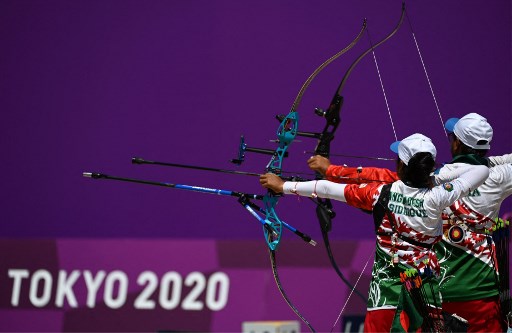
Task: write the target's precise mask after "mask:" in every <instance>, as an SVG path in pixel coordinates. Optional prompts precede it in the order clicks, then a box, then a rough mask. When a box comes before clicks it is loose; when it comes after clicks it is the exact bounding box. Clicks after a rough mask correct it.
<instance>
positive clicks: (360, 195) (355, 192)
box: [344, 183, 383, 211]
mask: <svg viewBox="0 0 512 333" xmlns="http://www.w3.org/2000/svg"><path fill="white" fill-rule="evenodd" d="M382 186H383V184H382V183H373V184H360V185H357V184H349V185H347V186H345V192H344V195H345V200H346V201H347V204H349V205H350V206H352V207H356V208H361V209H364V210H368V211H372V210H373V205H375V203H376V202H377V200H378V199H379V195H380V189H381V188H382Z"/></svg>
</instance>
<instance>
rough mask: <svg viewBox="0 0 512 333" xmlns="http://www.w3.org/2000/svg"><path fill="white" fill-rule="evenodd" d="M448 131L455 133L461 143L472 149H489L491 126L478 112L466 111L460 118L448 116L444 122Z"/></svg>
mask: <svg viewBox="0 0 512 333" xmlns="http://www.w3.org/2000/svg"><path fill="white" fill-rule="evenodd" d="M444 127H445V128H446V130H447V131H448V132H452V133H454V134H455V136H456V137H457V138H459V140H460V141H462V143H464V144H465V145H466V146H468V147H471V148H473V149H489V148H491V146H490V143H491V140H492V134H493V131H492V127H491V125H489V123H488V122H487V119H485V118H484V117H482V116H481V115H479V114H478V113H468V114H467V115H465V116H464V117H462V118H460V119H459V118H450V119H448V120H447V121H446V123H445V124H444Z"/></svg>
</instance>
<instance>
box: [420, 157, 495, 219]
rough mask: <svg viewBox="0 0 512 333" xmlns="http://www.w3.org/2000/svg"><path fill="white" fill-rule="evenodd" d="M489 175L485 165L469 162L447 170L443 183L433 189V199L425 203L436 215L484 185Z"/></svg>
mask: <svg viewBox="0 0 512 333" xmlns="http://www.w3.org/2000/svg"><path fill="white" fill-rule="evenodd" d="M488 176H489V168H488V167H486V166H485V165H469V164H468V165H464V166H460V167H458V168H456V169H453V170H450V171H448V172H445V173H444V175H443V179H442V180H443V182H442V185H438V186H435V187H434V188H433V189H432V191H431V192H432V196H431V197H430V198H431V199H430V200H429V202H426V203H425V204H426V205H427V208H428V210H430V211H431V213H432V214H434V215H435V213H436V212H440V211H441V210H443V209H444V208H446V207H448V206H450V205H451V204H452V203H454V202H455V201H457V200H459V199H460V198H462V197H464V196H466V195H468V194H469V192H470V191H471V190H472V189H476V188H477V187H478V186H480V185H482V184H483V183H484V182H485V180H486V179H487V177H488Z"/></svg>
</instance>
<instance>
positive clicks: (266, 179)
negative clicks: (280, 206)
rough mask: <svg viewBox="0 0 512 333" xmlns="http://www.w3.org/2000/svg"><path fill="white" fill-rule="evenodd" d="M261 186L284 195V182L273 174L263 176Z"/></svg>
mask: <svg viewBox="0 0 512 333" xmlns="http://www.w3.org/2000/svg"><path fill="white" fill-rule="evenodd" d="M260 184H261V186H263V187H265V188H267V189H269V190H271V191H272V192H274V193H283V185H284V180H282V179H281V177H279V176H277V175H275V174H273V173H266V174H264V175H261V176H260Z"/></svg>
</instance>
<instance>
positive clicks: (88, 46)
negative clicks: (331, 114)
mask: <svg viewBox="0 0 512 333" xmlns="http://www.w3.org/2000/svg"><path fill="white" fill-rule="evenodd" d="M407 5H408V14H409V18H410V20H411V23H412V25H413V28H414V31H415V33H416V37H417V39H418V42H419V45H420V48H421V50H422V55H423V58H424V61H425V63H426V66H427V69H428V73H429V75H430V80H431V82H432V85H433V88H434V93H435V95H436V98H437V102H438V104H439V107H440V110H441V113H442V116H443V119H447V118H450V117H452V116H461V115H463V114H465V113H467V112H479V113H481V114H483V115H484V116H486V117H487V118H488V119H489V121H490V122H491V124H492V125H493V127H494V129H495V137H494V141H493V145H492V153H494V154H502V153H507V152H510V151H511V148H512V140H511V134H510V125H511V121H512V117H511V104H510V95H511V84H510V82H511V70H510V69H511V68H510V63H511V61H510V60H511V43H510V42H511V20H510V18H511V8H510V3H509V2H507V1H484V0H478V1H477V0H473V1H467V0H466V1H450V2H446V1H440V0H439V1H438V0H436V1H430V2H429V3H428V4H427V3H426V2H410V3H409V2H408V3H407ZM400 7H401V1H399V0H394V1H378V0H371V1H364V2H362V1H321V2H318V1H317V2H303V3H300V4H297V2H296V1H278V2H276V1H258V2H257V3H252V2H251V3H250V2H245V1H227V0H226V1H202V0H201V1H178V0H173V1H150V2H148V1H7V0H3V1H1V2H0V43H1V44H0V46H1V52H0V73H1V75H0V109H1V111H2V115H3V117H2V121H1V122H0V135H1V143H0V146H1V151H2V156H3V159H4V160H3V161H2V163H1V164H0V170H1V172H2V174H3V179H2V189H3V190H2V192H1V194H0V202H1V207H2V228H1V230H0V236H1V237H3V238H37V239H40V238H44V239H53V238H68V239H73V238H171V239H174V238H177V239H203V238H204V239H217V240H224V239H228V240H231V239H235V240H237V239H242V240H243V239H251V240H261V241H263V240H262V232H261V227H260V226H259V224H258V223H257V222H256V220H254V218H253V217H251V216H250V215H249V214H247V212H246V211H245V210H243V209H242V208H241V207H240V206H239V205H238V203H237V202H236V199H234V198H229V197H213V196H211V195H206V194H198V193H189V192H183V191H177V190H172V189H165V188H157V187H150V186H144V185H138V184H129V183H119V182H114V181H92V180H90V179H86V178H83V177H82V176H81V175H82V172H83V171H97V172H104V173H107V174H111V175H116V176H124V177H133V178H141V179H148V180H155V181H166V182H171V183H182V184H190V185H200V186H205V187H213V188H222V189H231V190H239V191H244V192H254V193H263V190H262V189H261V187H260V186H259V184H258V181H257V178H254V177H243V176H236V175H222V174H212V173H208V172H201V171H188V170H180V169H167V168H164V167H158V166H136V165H132V164H131V163H130V161H131V158H132V157H134V156H140V157H143V158H146V159H149V160H161V161H167V162H174V163H189V164H195V165H206V166H211V167H218V168H224V169H228V168H230V169H231V168H235V166H233V165H232V164H230V163H229V160H230V159H231V158H233V157H235V155H236V152H237V145H238V141H239V137H240V135H241V134H244V135H245V138H246V142H247V143H248V144H249V145H250V146H256V147H269V148H272V147H274V145H273V144H272V143H271V142H269V140H270V139H274V138H275V131H276V128H277V125H278V123H277V121H276V120H275V119H274V115H276V114H286V113H287V112H288V111H289V109H290V107H291V104H292V102H293V100H294V98H295V96H296V94H297V92H298V90H299V89H300V87H301V85H302V83H303V82H304V81H305V80H306V78H307V77H308V76H309V74H310V73H311V72H312V71H313V70H314V69H315V68H316V67H317V66H318V65H319V64H320V63H322V62H323V61H324V60H325V59H327V58H328V57H330V56H331V55H333V54H334V53H336V52H337V51H338V50H340V49H341V48H343V47H345V46H346V45H347V44H348V43H349V42H350V41H351V40H352V39H353V38H354V37H355V36H356V34H357V33H358V32H359V30H360V27H361V24H362V20H363V18H365V17H366V18H367V19H368V28H369V31H370V34H371V38H372V41H373V42H374V43H375V42H376V41H377V40H380V39H381V38H382V37H383V36H385V35H386V34H387V33H388V32H389V31H391V30H392V29H393V27H394V26H395V24H396V22H397V20H398V18H399V16H400ZM368 47H369V41H368V38H367V36H364V38H363V39H362V40H361V41H360V42H359V43H358V44H357V45H356V46H355V47H354V48H353V49H352V50H351V51H349V52H348V53H347V54H345V55H343V56H342V57H341V58H340V59H338V60H336V61H335V62H334V63H333V64H331V65H330V66H329V67H328V68H327V69H325V70H324V71H323V72H322V73H321V74H320V75H318V77H317V78H316V80H315V81H314V82H313V83H312V85H311V86H310V88H309V89H308V91H306V94H305V96H304V99H303V102H302V105H301V107H300V108H299V113H300V116H301V122H300V124H299V127H300V129H301V130H305V131H307V130H312V131H319V130H321V128H322V127H323V120H322V119H320V118H318V117H316V116H315V115H313V112H312V110H313V108H314V107H317V106H319V107H327V105H328V103H329V102H330V100H331V98H332V94H333V93H334V90H335V89H336V87H337V85H338V83H339V81H340V80H341V77H342V76H343V74H344V72H345V71H346V70H347V68H348V67H349V66H350V64H351V63H352V61H353V60H354V59H355V58H356V57H357V56H358V55H359V54H360V53H361V52H363V51H364V50H365V49H366V48H368ZM376 56H377V60H378V63H379V68H380V72H381V75H382V78H383V81H384V86H385V90H386V93H387V97H388V100H389V103H390V108H391V114H392V116H393V121H394V124H395V127H396V132H397V135H398V137H399V138H403V137H405V136H407V135H409V134H411V133H414V132H422V133H424V134H426V135H428V136H430V137H431V138H432V139H433V140H434V142H435V144H436V145H437V147H438V151H439V158H438V161H439V162H442V161H447V160H448V159H449V154H448V146H447V144H446V138H445V137H444V132H443V129H442V127H441V122H440V120H439V116H438V114H437V111H436V108H435V105H434V101H433V98H432V95H431V94H430V90H429V87H428V84H427V81H426V78H425V74H424V73H423V69H422V65H421V62H420V60H419V57H418V54H417V51H416V47H415V45H414V41H413V39H412V35H411V30H410V28H409V25H408V22H407V21H405V22H404V24H403V26H402V28H401V29H400V30H399V31H398V33H397V34H396V35H395V36H394V37H393V38H392V39H390V40H389V41H388V42H387V43H385V44H383V45H382V46H381V47H379V48H378V49H377V50H376ZM344 96H345V104H344V107H343V109H342V124H341V125H340V128H339V129H338V132H337V137H336V139H335V140H334V142H333V152H338V153H343V154H349V155H350V154H352V155H368V156H384V157H392V154H391V152H390V151H389V149H388V145H389V143H391V142H392V141H394V135H393V131H392V128H391V125H390V121H389V117H388V115H387V110H386V106H385V102H384V98H383V95H382V90H381V88H380V84H379V81H378V76H377V72H376V69H375V64H374V62H373V59H372V57H371V56H368V57H366V58H365V59H364V60H363V61H362V62H361V63H360V64H359V66H358V67H356V69H355V70H354V72H353V73H352V75H351V77H350V78H349V81H348V83H347V85H346V88H345V90H344ZM314 146H315V142H313V141H311V140H308V139H301V142H295V143H294V144H293V145H292V146H291V148H290V155H291V156H290V158H289V159H288V160H287V161H286V162H285V163H286V164H285V166H284V167H285V169H288V170H293V171H298V172H299V171H302V172H307V167H306V165H305V160H306V159H307V158H308V157H309V155H308V154H304V153H303V152H304V151H305V150H312V149H313V148H314ZM267 162H268V157H267V156H265V155H254V154H250V153H248V155H247V161H246V163H245V164H244V165H243V166H242V167H240V168H239V169H240V170H248V171H254V172H261V171H262V170H263V168H264V166H265V165H266V163H267ZM333 162H334V163H339V164H341V163H346V164H349V165H359V164H361V165H374V164H375V163H373V162H372V161H370V160H355V159H349V158H333ZM378 165H382V166H389V167H390V168H393V167H394V164H393V163H391V164H389V163H388V164H386V162H382V163H380V164H378ZM335 208H336V211H337V212H338V216H337V218H336V220H335V225H334V228H333V231H332V237H333V238H334V239H341V240H359V239H365V240H371V239H372V238H373V235H372V226H371V222H370V219H369V218H368V217H367V216H366V215H363V214H361V213H360V212H359V211H358V210H355V209H352V208H350V207H346V206H344V205H343V204H339V203H338V204H336V206H335ZM511 210H512V208H511V207H510V204H509V203H508V202H507V204H506V205H505V206H504V207H503V212H507V211H511ZM278 212H279V213H280V216H281V217H282V218H283V219H285V220H286V221H287V222H289V223H291V224H292V225H294V226H295V227H297V228H299V229H301V230H303V231H305V232H307V233H309V234H311V235H312V236H314V238H316V239H317V240H318V239H320V233H319V228H318V226H317V222H316V218H315V216H314V209H313V207H312V206H311V204H310V202H309V201H308V200H301V201H299V202H297V199H296V198H284V199H282V200H281V202H280V204H279V210H278ZM284 237H285V242H286V240H288V239H291V238H292V237H293V236H291V235H290V233H285V236H284ZM284 246H286V243H284V244H283V247H284ZM339 255H340V256H342V254H339ZM279 302H281V300H279Z"/></svg>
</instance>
